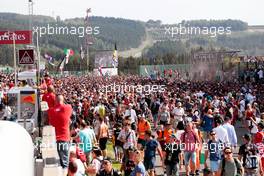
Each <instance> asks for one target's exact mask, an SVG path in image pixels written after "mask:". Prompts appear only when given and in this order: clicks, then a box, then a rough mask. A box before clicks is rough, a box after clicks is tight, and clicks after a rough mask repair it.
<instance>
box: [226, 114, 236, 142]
mask: <svg viewBox="0 0 264 176" xmlns="http://www.w3.org/2000/svg"><path fill="white" fill-rule="evenodd" d="M223 128H225V129H226V131H227V135H228V139H229V142H230V144H231V145H232V147H236V146H237V135H236V131H235V127H234V126H233V125H231V119H230V117H228V116H226V117H225V122H224V124H223Z"/></svg>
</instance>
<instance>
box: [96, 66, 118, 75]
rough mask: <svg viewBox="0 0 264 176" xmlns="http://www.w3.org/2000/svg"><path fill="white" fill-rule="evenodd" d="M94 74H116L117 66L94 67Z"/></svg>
mask: <svg viewBox="0 0 264 176" xmlns="http://www.w3.org/2000/svg"><path fill="white" fill-rule="evenodd" d="M94 74H95V75H97V76H116V75H118V69H117V68H102V69H101V70H100V69H94Z"/></svg>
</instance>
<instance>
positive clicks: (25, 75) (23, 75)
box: [18, 70, 37, 82]
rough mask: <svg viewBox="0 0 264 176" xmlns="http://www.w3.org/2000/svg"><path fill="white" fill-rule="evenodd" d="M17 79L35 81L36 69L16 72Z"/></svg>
mask: <svg viewBox="0 0 264 176" xmlns="http://www.w3.org/2000/svg"><path fill="white" fill-rule="evenodd" d="M18 80H21V81H22V80H33V81H34V82H36V80H37V76H36V71H34V70H32V71H23V72H20V73H18Z"/></svg>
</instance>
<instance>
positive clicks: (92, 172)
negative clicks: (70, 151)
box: [86, 147, 103, 176]
mask: <svg viewBox="0 0 264 176" xmlns="http://www.w3.org/2000/svg"><path fill="white" fill-rule="evenodd" d="M92 158H93V159H92V161H91V164H90V165H89V166H88V167H87V168H86V174H88V175H89V176H96V174H98V173H99V171H100V169H101V164H102V161H103V156H102V151H101V149H100V148H99V147H94V148H93V151H92Z"/></svg>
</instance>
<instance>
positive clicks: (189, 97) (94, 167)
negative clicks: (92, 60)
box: [0, 75, 264, 176]
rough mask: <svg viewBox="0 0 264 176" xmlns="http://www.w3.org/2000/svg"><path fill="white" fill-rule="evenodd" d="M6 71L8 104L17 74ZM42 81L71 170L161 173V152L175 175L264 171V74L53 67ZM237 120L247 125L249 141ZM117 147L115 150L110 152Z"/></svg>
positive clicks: (64, 164) (135, 174)
mask: <svg viewBox="0 0 264 176" xmlns="http://www.w3.org/2000/svg"><path fill="white" fill-rule="evenodd" d="M0 77H1V82H2V84H1V89H0V95H1V98H2V101H1V104H2V109H7V107H8V106H7V105H6V103H5V102H6V101H5V95H6V91H8V89H10V87H12V84H13V82H12V81H13V80H12V77H8V76H6V75H0ZM10 84H11V86H10ZM123 85H126V86H127V87H126V86H123ZM118 86H119V87H118ZM131 86H133V89H132V90H131V89H130V87H131ZM161 86H162V89H160V87H161ZM121 87H123V88H121ZM124 87H125V88H124ZM39 88H40V89H41V90H42V91H41V92H42V94H43V95H42V100H43V101H46V102H47V103H48V106H49V110H48V113H47V116H48V117H47V119H48V120H47V122H46V123H47V124H49V125H52V126H54V127H55V131H56V140H57V145H58V154H59V157H60V164H61V166H62V167H63V168H64V169H66V170H67V172H68V175H70V176H71V175H76V176H79V175H100V176H106V175H107V176H112V175H122V174H123V175H125V176H127V175H132V176H145V175H150V176H154V175H155V166H156V165H157V161H158V158H157V153H158V154H159V156H160V159H161V164H162V166H163V168H164V175H165V174H166V175H168V176H171V175H180V173H181V171H182V170H183V168H184V170H185V174H186V175H199V174H201V172H202V171H203V173H204V175H219V176H220V175H221V176H236V175H246V176H257V175H263V174H264V173H263V171H264V170H263V169H264V154H263V150H264V146H263V145H264V144H263V141H264V131H263V129H264V114H263V113H262V111H263V110H264V107H263V105H264V97H263V93H264V88H263V84H262V82H254V83H251V82H245V83H242V82H236V81H233V82H214V81H199V82H198V81H197V82H196V81H189V80H188V81H186V80H183V79H180V78H172V77H168V78H157V79H151V78H147V77H139V76H134V75H130V76H114V77H94V76H79V77H75V76H69V77H61V78H51V77H50V76H49V75H46V76H45V78H44V79H43V81H42V84H41V85H40V87H39ZM163 88H164V89H163ZM4 116H6V115H5V114H4V115H3V117H4ZM238 121H241V123H237V122H238ZM237 124H242V127H243V128H245V129H246V130H247V133H245V135H244V136H243V141H244V144H243V145H240V144H238V139H237V134H236V131H237V130H235V127H237ZM241 129H242V128H241ZM62 144H63V145H62ZM73 144H74V145H73ZM108 144H112V146H113V147H112V148H111V147H110V148H109V146H110V145H108ZM59 146H64V147H63V148H60V147H59ZM65 146H67V147H65ZM237 147H239V152H238V158H237V157H234V156H233V152H234V150H236V148H237ZM112 151H114V155H115V158H109V153H112ZM203 151H204V152H205V157H204V159H202V152H203ZM202 160H204V161H207V162H205V164H204V167H202V166H201V165H202V164H201V162H202ZM113 163H120V165H121V166H120V168H119V169H118V170H116V169H114V168H113Z"/></svg>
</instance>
